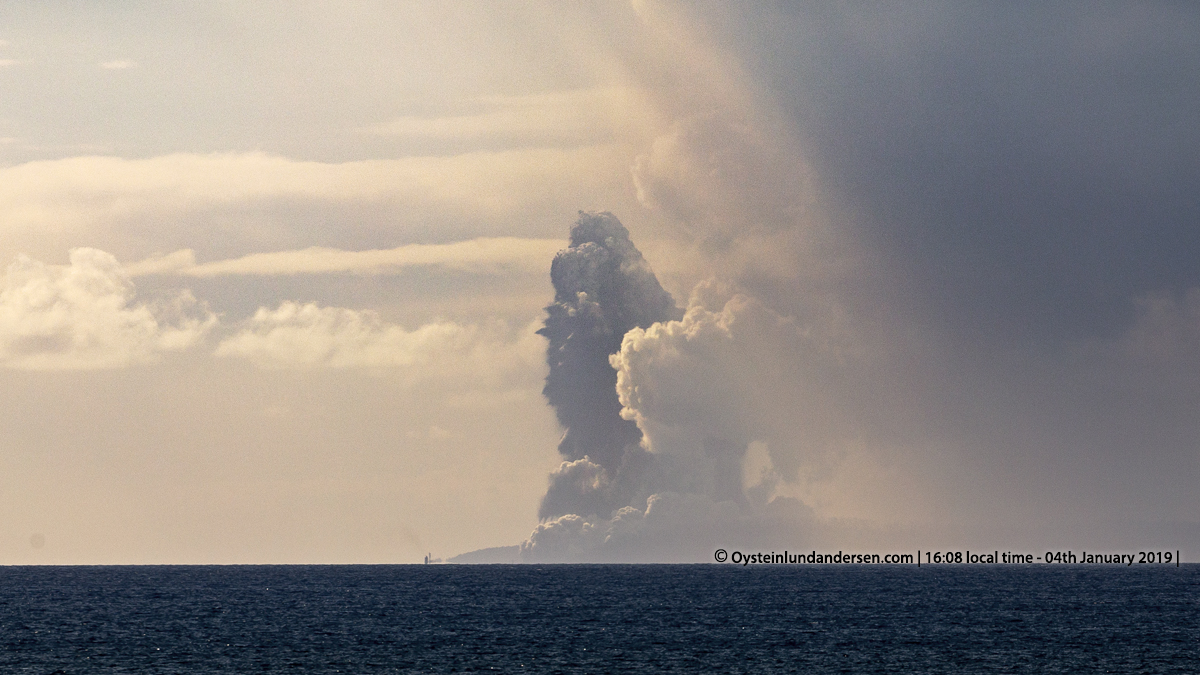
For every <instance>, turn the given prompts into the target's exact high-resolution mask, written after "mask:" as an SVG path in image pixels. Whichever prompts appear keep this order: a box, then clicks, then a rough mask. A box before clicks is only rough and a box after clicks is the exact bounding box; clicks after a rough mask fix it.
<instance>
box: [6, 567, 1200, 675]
mask: <svg viewBox="0 0 1200 675" xmlns="http://www.w3.org/2000/svg"><path fill="white" fill-rule="evenodd" d="M480 671H498V672H536V673H554V672H561V673H634V672H636V673H658V672H686V673H695V672H706V673H917V672H920V673H942V672H945V673H983V672H988V673H995V672H1023V673H1028V672H1038V673H1105V672H1115V673H1195V672H1200V565H1185V566H1183V567H1179V568H1176V567H1165V566H1163V567H1150V566H1141V567H1137V566H1134V567H1130V568H1126V567H1082V566H1049V565H1044V566H1034V567H1002V566H997V567H985V566H974V567H949V566H932V567H931V566H924V567H921V568H919V569H918V568H916V567H899V566H862V567H859V566H851V567H804V566H776V567H747V568H743V567H734V566H718V565H628V566H626V565H608V566H600V565H562V566H553V565H549V566H507V565H495V566H456V565H431V566H264V567H255V566H230V567H226V566H198V567H187V566H181V567H0V673H39V674H43V673H260V672H293V673H339V672H340V673H418V672H420V673H454V672H480Z"/></svg>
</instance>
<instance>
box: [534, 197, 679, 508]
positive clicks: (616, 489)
mask: <svg viewBox="0 0 1200 675" xmlns="http://www.w3.org/2000/svg"><path fill="white" fill-rule="evenodd" d="M550 279H551V282H552V283H553V284H554V302H553V303H552V304H550V305H549V306H548V307H546V314H547V316H546V323H545V326H544V327H543V328H542V329H541V330H540V331H538V332H539V333H540V334H541V335H544V336H545V337H546V338H547V339H548V340H549V346H548V347H547V350H546V360H547V362H548V363H549V365H550V373H549V375H548V376H547V377H546V386H545V388H544V389H543V390H542V393H543V394H544V395H545V397H546V400H547V401H548V402H549V403H550V405H551V406H552V407H553V408H554V412H555V415H556V416H557V418H558V422H559V424H561V425H562V426H563V429H564V433H563V437H562V441H561V442H560V443H559V445H558V451H559V452H560V453H561V454H562V456H563V458H564V460H565V461H564V462H563V464H562V466H561V467H560V468H559V469H558V470H557V471H555V472H554V473H553V474H551V476H550V487H549V489H548V490H547V492H546V496H545V498H543V500H542V505H541V508H540V509H539V513H538V515H539V517H540V518H542V519H547V518H553V517H556V516H562V515H566V514H580V515H596V516H599V517H602V518H607V517H609V516H610V515H611V513H612V511H614V510H615V509H617V508H620V507H622V506H625V505H626V504H628V502H629V499H630V497H631V496H632V494H633V492H634V491H636V486H637V480H636V478H637V476H639V475H641V474H643V473H645V472H646V471H648V470H649V469H650V465H651V464H652V463H653V462H652V458H651V457H650V455H649V453H647V452H646V451H645V450H644V449H642V448H641V446H640V442H641V439H642V432H641V431H640V430H639V429H638V426H637V424H636V423H635V422H633V421H631V420H628V419H624V418H622V417H621V408H622V405H621V402H620V400H619V399H618V398H617V393H616V384H617V372H616V371H615V370H614V369H613V367H612V365H611V364H610V362H609V357H610V356H611V355H612V354H615V353H617V352H619V351H620V349H621V341H622V339H624V337H625V334H626V333H628V332H629V331H630V330H632V329H634V328H647V327H649V326H651V325H652V324H654V323H657V322H662V321H670V320H673V319H678V318H680V317H682V314H683V313H682V311H681V310H680V309H678V308H677V307H676V306H675V300H674V299H673V298H672V297H671V294H670V293H668V292H667V291H665V290H664V289H663V287H662V285H661V284H659V282H658V279H657V278H656V277H655V276H654V272H653V271H652V270H651V269H650V265H649V264H648V263H647V262H646V260H645V259H644V258H643V257H642V254H641V252H640V251H638V249H637V247H635V246H634V245H633V242H632V241H630V239H629V230H627V229H625V226H624V225H622V224H621V222H620V221H619V220H617V218H616V217H615V216H613V215H612V214H611V213H607V212H599V213H588V212H583V211H580V212H579V219H578V220H577V221H576V222H575V224H574V225H573V226H572V227H571V239H570V247H569V248H567V249H565V250H563V251H560V252H559V253H558V255H557V256H555V258H554V262H553V264H552V265H551V267H550Z"/></svg>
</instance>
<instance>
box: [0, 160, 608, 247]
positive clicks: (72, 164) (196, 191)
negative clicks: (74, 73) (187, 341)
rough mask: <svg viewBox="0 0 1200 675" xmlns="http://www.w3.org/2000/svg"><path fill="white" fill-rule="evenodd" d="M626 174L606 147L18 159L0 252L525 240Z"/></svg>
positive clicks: (7, 193)
mask: <svg viewBox="0 0 1200 675" xmlns="http://www.w3.org/2000/svg"><path fill="white" fill-rule="evenodd" d="M627 167H628V159H627V158H626V157H625V156H624V155H623V154H622V153H621V152H617V151H615V150H614V149H613V148H611V147H605V146H587V147H576V148H569V149H560V148H531V149H523V150H512V151H498V152H468V153H462V154H457V155H452V156H424V157H401V158H397V159H385V160H359V161H350V162H341V163H326V162H316V161H299V160H294V159H288V158H284V157H278V156H272V155H267V154H263V153H222V154H189V153H179V154H171V155H164V156H159V157H152V158H147V159H123V158H119V157H100V156H93V157H74V158H70V159H61V160H52V161H36V162H27V163H24V164H18V165H15V166H9V167H5V168H0V223H2V224H0V235H3V241H4V244H3V245H0V254H4V255H10V256H13V255H16V254H17V253H19V252H22V251H24V252H28V253H31V254H33V255H36V256H38V257H41V258H48V257H50V256H53V255H58V254H60V253H59V252H60V251H64V250H66V249H67V248H69V247H71V246H76V245H78V244H79V243H80V242H81V241H82V242H88V243H90V244H92V245H94V246H97V247H99V248H103V249H104V250H107V251H109V252H112V253H114V254H115V255H117V256H118V257H119V258H120V259H122V260H141V259H145V258H147V257H150V256H152V255H154V254H156V253H161V252H163V251H177V250H180V249H184V248H189V247H196V243H197V241H200V242H202V243H203V244H204V247H205V250H206V251H210V252H213V253H215V254H216V255H219V256H223V257H239V256H242V255H246V254H248V253H251V252H261V251H264V250H265V251H271V250H275V251H279V250H288V249H298V248H304V247H308V246H312V245H317V246H324V247H325V248H353V249H360V250H361V249H373V248H377V249H387V248H391V247H394V246H395V244H396V243H398V242H403V241H410V242H411V241H425V242H444V241H447V240H451V241H453V240H456V239H459V240H461V239H470V238H476V237H494V238H495V237H528V236H531V235H532V236H534V237H536V236H538V233H539V230H540V231H545V230H546V229H547V228H546V226H545V225H543V224H542V223H543V221H544V219H545V218H546V216H547V214H549V213H553V212H556V211H557V212H559V213H561V212H563V210H566V211H567V212H571V210H572V209H574V208H578V206H577V205H578V203H579V201H580V200H581V199H584V200H587V201H591V200H594V199H597V198H601V197H603V198H605V199H608V198H612V199H616V198H617V194H618V192H619V191H618V190H616V189H615V187H616V186H613V185H612V184H611V180H609V179H604V180H599V181H598V180H597V174H596V173H595V172H594V169H596V168H601V169H603V170H604V171H605V172H608V171H611V172H613V173H615V174H617V175H621V174H623V173H624V172H625V171H626V170H627ZM535 187H540V188H545V189H538V190H534V189H533V188H535ZM585 195H587V196H585ZM331 224H336V227H331ZM348 243H349V244H350V245H347V244H348ZM493 244H495V242H493Z"/></svg>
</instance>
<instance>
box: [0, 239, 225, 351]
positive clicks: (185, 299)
mask: <svg viewBox="0 0 1200 675" xmlns="http://www.w3.org/2000/svg"><path fill="white" fill-rule="evenodd" d="M133 297H134V288H133V284H132V283H130V281H129V278H128V275H127V274H126V273H125V271H124V270H122V268H121V266H120V265H119V264H118V263H117V260H116V258H114V257H113V256H112V255H110V254H108V253H106V252H104V251H100V250H97V249H93V248H76V249H72V250H71V263H70V265H67V266H56V265H46V264H44V263H41V262H38V261H36V260H31V259H30V258H28V257H25V256H21V257H19V258H17V260H16V262H14V263H13V264H12V265H10V266H9V268H8V272H7V274H6V275H5V285H4V290H3V292H0V365H2V366H4V367H7V368H17V369H22V370H91V369H99V368H119V367H122V366H127V365H132V364H139V363H149V362H153V361H156V360H158V359H159V358H160V357H161V355H162V354H163V353H164V352H172V351H180V350H183V349H187V348H188V347H191V346H192V345H194V344H196V343H197V342H198V341H200V340H201V339H202V338H203V337H204V335H205V334H206V333H207V332H208V331H209V330H210V329H211V328H212V327H213V326H214V325H215V324H216V321H217V318H216V316H215V315H213V314H212V313H211V312H209V311H207V310H206V309H204V308H203V307H201V306H200V305H199V304H198V303H197V301H196V300H195V298H193V297H192V296H191V295H190V294H188V293H186V292H184V293H181V294H180V295H178V296H177V297H175V298H174V299H173V300H172V301H170V302H168V303H165V304H160V305H157V306H151V305H146V304H139V305H132V304H131V303H132V300H133Z"/></svg>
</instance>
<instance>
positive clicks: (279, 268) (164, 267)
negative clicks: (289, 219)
mask: <svg viewBox="0 0 1200 675" xmlns="http://www.w3.org/2000/svg"><path fill="white" fill-rule="evenodd" d="M561 247H562V242H561V241H559V240H557V239H522V238H518V237H483V238H479V239H472V240H469V241H459V242H454V243H450V244H409V245H407V246H399V247H396V248H392V249H383V250H372V251H344V250H341V249H333V248H321V247H312V248H306V249H301V250H298V251H273V252H271V253H255V254H251V255H247V256H242V257H240V258H235V259H231V260H216V261H212V262H206V263H200V264H197V263H196V254H195V252H194V251H192V250H191V249H181V250H179V251H175V252H174V253H169V254H167V255H159V256H154V257H151V258H147V259H145V260H142V261H140V262H137V263H133V264H131V265H129V266H128V267H127V268H126V270H127V271H128V273H129V274H130V275H131V276H140V275H151V274H171V275H180V276H188V277H219V276H236V275H247V276H285V275H294V274H323V273H336V272H353V273H356V274H386V273H394V272H396V271H399V270H401V269H403V268H406V267H435V266H436V267H445V268H447V269H454V270H463V271H471V272H477V273H487V272H497V271H505V270H520V271H524V272H530V271H535V270H536V271H539V272H540V271H542V270H543V268H545V261H546V259H547V258H549V257H551V256H553V255H554V253H555V251H557V250H558V249H559V248H561Z"/></svg>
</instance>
